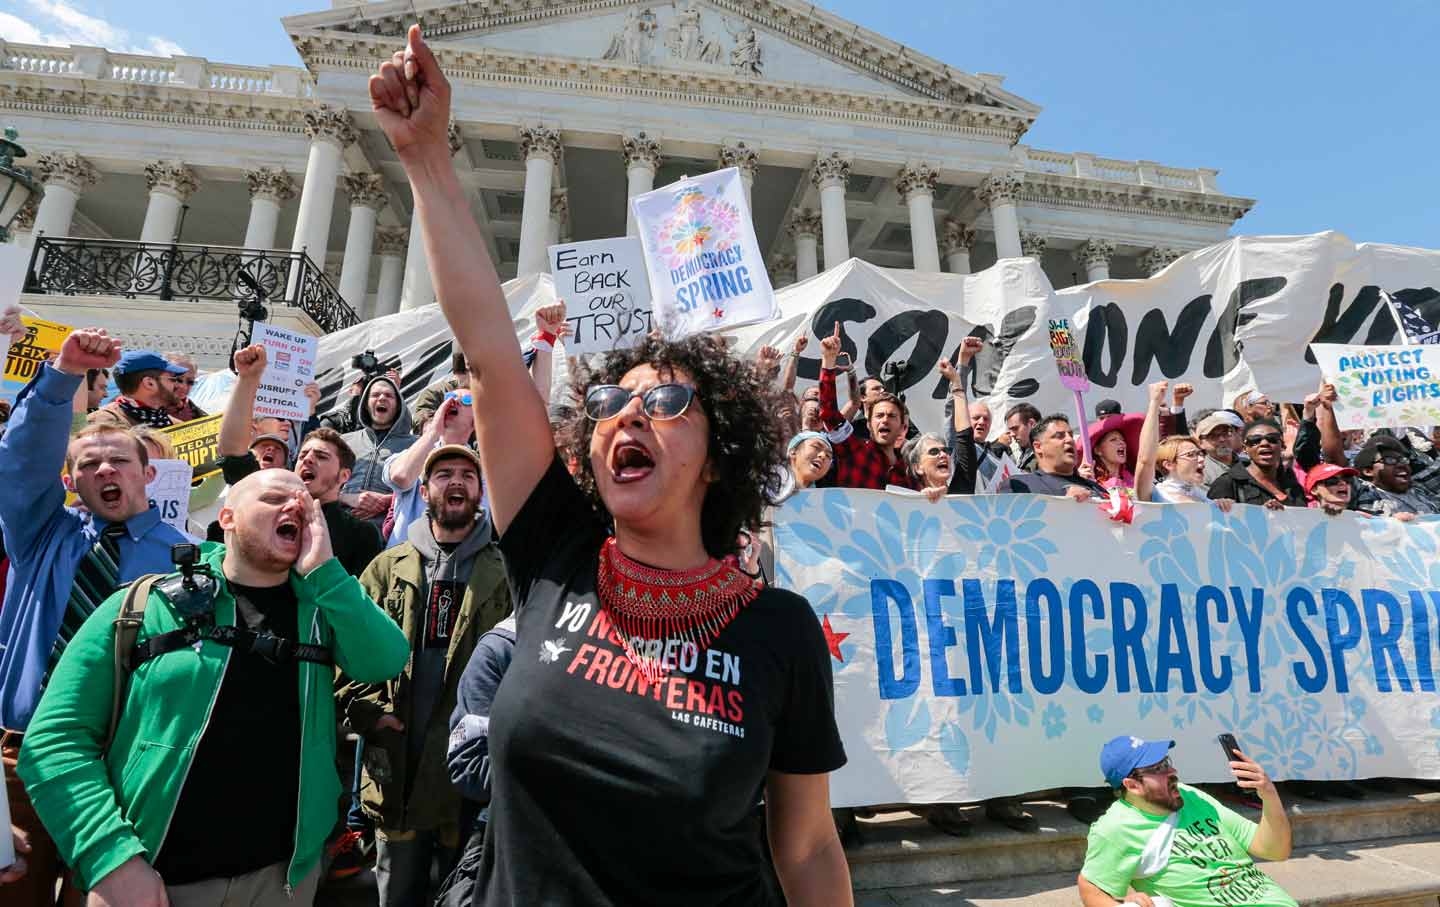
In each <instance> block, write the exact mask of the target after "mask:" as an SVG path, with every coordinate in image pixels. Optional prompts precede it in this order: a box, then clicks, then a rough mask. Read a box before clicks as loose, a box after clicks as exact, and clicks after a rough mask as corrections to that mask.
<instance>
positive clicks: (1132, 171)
mask: <svg viewBox="0 0 1440 907" xmlns="http://www.w3.org/2000/svg"><path fill="white" fill-rule="evenodd" d="M1016 156H1017V158H1018V159H1019V162H1020V163H1021V164H1022V165H1023V169H1024V170H1025V171H1026V172H1028V173H1047V174H1052V175H1055V176H1073V177H1078V178H1081V179H1096V180H1103V181H1104V182H1108V183H1125V184H1127V185H1131V186H1155V187H1157V188H1161V189H1178V190H1181V191H1184V192H1208V193H1217V194H1218V193H1219V192H1220V190H1219V189H1218V188H1217V187H1216V185H1215V177H1216V176H1217V175H1218V173H1219V171H1217V170H1208V169H1205V168H1203V167H1202V168H1196V169H1194V170H1186V169H1182V168H1179V167H1166V166H1165V165H1163V164H1157V163H1155V162H1154V161H1120V160H1115V159H1113V158H1103V157H1096V156H1095V155H1093V154H1083V153H1078V154H1067V153H1065V152H1063V151H1045V150H1042V149H1039V148H1029V147H1026V146H1024V145H1017V146H1016Z"/></svg>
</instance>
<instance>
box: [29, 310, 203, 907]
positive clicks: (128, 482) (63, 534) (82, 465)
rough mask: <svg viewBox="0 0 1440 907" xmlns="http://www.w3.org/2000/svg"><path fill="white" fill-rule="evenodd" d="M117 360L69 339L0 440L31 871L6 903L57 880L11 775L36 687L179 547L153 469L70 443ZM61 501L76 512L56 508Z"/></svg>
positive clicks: (115, 434)
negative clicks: (121, 594)
mask: <svg viewBox="0 0 1440 907" xmlns="http://www.w3.org/2000/svg"><path fill="white" fill-rule="evenodd" d="M119 360H120V342H119V341H118V340H114V339H112V338H110V337H108V336H106V334H105V332H104V331H97V330H84V331H75V332H73V333H72V334H70V336H69V337H67V338H66V339H65V343H64V345H63V346H62V347H61V349H60V355H59V357H58V358H57V359H56V360H55V362H53V363H47V364H46V365H44V366H42V367H41V369H40V373H39V374H38V375H37V376H36V378H35V380H34V381H32V382H31V383H30V384H29V385H28V386H27V387H26V388H25V389H24V390H23V391H21V393H20V396H19V397H18V398H17V399H16V401H15V409H14V412H13V413H12V414H11V417H10V423H9V428H8V429H7V431H6V432H5V435H4V437H3V438H0V528H3V531H4V535H5V544H6V547H7V550H8V551H9V554H10V581H9V584H8V586H7V587H6V590H5V604H4V608H3V609H0V646H3V651H0V727H3V728H4V736H3V738H0V750H3V758H4V762H5V767H6V769H7V773H6V774H7V779H8V780H7V782H6V787H7V789H6V793H7V796H8V799H9V803H10V816H11V821H12V822H13V823H14V824H15V825H17V826H18V827H20V828H21V829H22V830H24V831H26V832H28V833H29V836H30V847H31V851H30V854H29V855H28V857H27V862H28V863H29V872H28V873H27V875H26V877H25V878H24V879H23V880H22V881H20V882H16V883H14V885H13V886H7V889H6V895H7V897H13V898H14V900H13V901H10V903H14V904H22V903H23V904H53V903H54V893H55V882H56V879H57V878H58V876H59V873H60V869H61V867H60V863H59V857H58V855H57V854H56V851H55V845H54V843H53V842H52V841H51V839H50V837H49V835H47V834H46V833H45V831H44V829H43V828H42V827H41V825H40V822H39V820H38V819H37V818H36V816H35V813H34V810H33V808H32V807H31V804H30V799H29V797H27V796H26V795H25V792H24V789H23V787H22V786H21V784H20V782H19V780H18V779H17V778H16V776H15V773H14V769H15V762H16V760H17V759H18V757H19V752H20V742H21V735H22V734H23V733H24V731H25V728H26V727H27V726H28V725H29V723H30V717H31V715H33V714H34V712H35V707H36V705H37V703H38V702H39V701H40V692H41V689H42V688H43V687H44V683H45V679H46V677H47V676H48V674H49V671H50V669H51V667H52V666H53V664H54V663H55V662H56V661H57V660H59V657H60V653H61V652H62V651H63V650H64V648H65V645H66V643H68V642H69V641H70V639H71V638H72V637H73V636H74V634H75V632H76V631H77V630H78V629H79V627H80V625H81V624H82V623H83V622H84V621H85V618H86V617H88V616H89V614H90V612H92V611H94V610H95V608H96V606H98V605H99V604H100V603H101V602H102V601H104V600H105V598H106V597H107V596H109V595H110V593H112V592H114V591H115V589H116V588H118V587H119V586H120V584H122V583H126V582H129V581H130V580H132V579H135V578H136V577H138V576H142V575H144V574H146V573H168V572H170V570H171V569H173V568H172V566H171V561H170V546H171V545H174V544H178V543H181V542H185V541H186V539H185V537H184V536H183V535H181V534H180V533H179V532H178V531H176V530H175V529H174V528H172V527H171V526H169V525H167V524H166V523H164V522H162V521H161V519H160V513H159V511H158V510H156V509H155V508H153V507H151V506H150V503H149V500H148V498H147V497H146V494H145V485H146V484H147V483H148V481H149V480H150V478H151V477H152V476H153V475H154V470H153V469H152V468H151V467H150V466H149V462H148V457H147V455H146V451H145V446H144V445H143V444H141V443H140V442H139V441H138V440H137V439H136V438H135V436H134V435H132V434H131V433H130V431H129V430H128V429H125V428H121V427H119V426H115V425H95V426H91V427H89V428H87V429H85V430H83V431H82V432H80V433H79V434H78V435H77V436H76V437H75V438H74V439H73V440H72V439H71V438H70V415H71V406H72V401H73V400H74V397H75V392H76V391H77V390H78V389H79V387H80V384H81V382H83V381H84V380H85V373H86V370H87V369H108V368H111V367H113V366H114V365H115V364H116V363H117V362H118V361H119ZM62 468H64V469H65V471H66V473H67V474H66V475H65V476H64V477H63V479H62V476H61V469H62ZM67 490H68V491H73V492H75V494H76V495H77V496H78V497H79V499H80V503H81V504H82V505H84V507H83V509H81V508H77V507H67V506H65V493H66V491H67ZM22 889H23V890H22Z"/></svg>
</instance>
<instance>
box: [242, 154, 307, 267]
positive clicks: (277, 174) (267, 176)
mask: <svg viewBox="0 0 1440 907" xmlns="http://www.w3.org/2000/svg"><path fill="white" fill-rule="evenodd" d="M245 181H246V182H247V183H249V184H250V222H249V223H248V224H246V225H245V248H247V249H273V248H275V229H276V227H278V226H279V224H280V206H281V205H283V204H284V203H285V202H287V201H289V200H290V199H292V198H294V197H295V181H294V180H293V179H291V178H290V174H288V173H286V172H285V171H284V170H281V169H280V168H279V167H257V168H255V169H254V170H247V171H245Z"/></svg>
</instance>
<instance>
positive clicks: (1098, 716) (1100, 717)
mask: <svg viewBox="0 0 1440 907" xmlns="http://www.w3.org/2000/svg"><path fill="white" fill-rule="evenodd" d="M1085 717H1086V718H1088V719H1089V720H1090V723H1091V724H1099V723H1100V722H1102V721H1104V720H1105V710H1104V709H1102V708H1100V706H1098V705H1092V706H1090V708H1088V709H1086V710H1085Z"/></svg>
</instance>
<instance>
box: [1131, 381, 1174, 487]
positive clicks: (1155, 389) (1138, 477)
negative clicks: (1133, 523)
mask: <svg viewBox="0 0 1440 907" xmlns="http://www.w3.org/2000/svg"><path fill="white" fill-rule="evenodd" d="M1169 386H1170V382H1169V381H1156V382H1155V383H1154V384H1152V385H1150V403H1149V405H1148V406H1146V408H1145V422H1144V424H1142V425H1141V426H1140V449H1139V450H1138V451H1136V452H1135V500H1137V501H1148V500H1150V490H1151V489H1152V488H1154V487H1155V456H1156V454H1158V453H1159V451H1160V407H1161V405H1163V404H1164V403H1165V390H1166V388H1168V387H1169Z"/></svg>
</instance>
